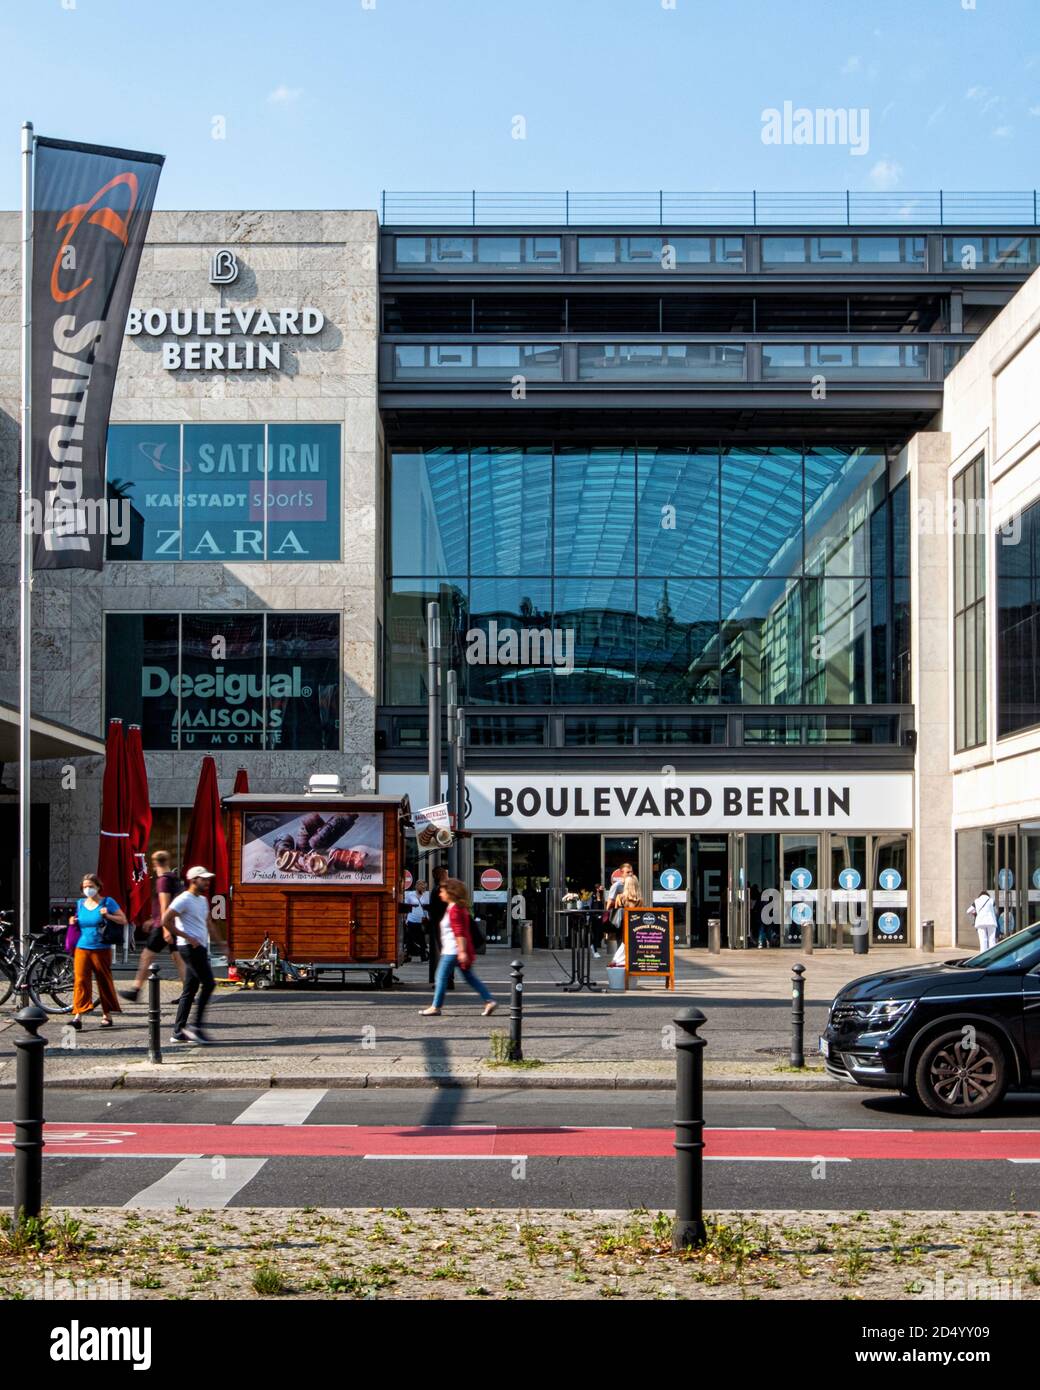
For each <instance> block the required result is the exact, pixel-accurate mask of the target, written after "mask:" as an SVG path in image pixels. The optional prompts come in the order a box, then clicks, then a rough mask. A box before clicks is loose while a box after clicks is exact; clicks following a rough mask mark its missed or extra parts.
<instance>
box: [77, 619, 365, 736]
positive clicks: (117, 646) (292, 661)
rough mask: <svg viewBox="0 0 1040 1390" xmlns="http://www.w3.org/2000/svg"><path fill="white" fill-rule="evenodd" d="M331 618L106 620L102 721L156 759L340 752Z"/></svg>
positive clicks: (335, 625)
mask: <svg viewBox="0 0 1040 1390" xmlns="http://www.w3.org/2000/svg"><path fill="white" fill-rule="evenodd" d="M339 638H340V628H339V615H338V614H335V613H238V612H236V613H109V614H107V615H106V620H105V719H106V722H107V721H108V720H109V719H122V720H123V721H124V723H131V724H140V726H141V739H142V742H143V744H144V747H145V748H146V749H150V750H153V751H160V750H165V751H168V750H170V749H177V750H181V751H191V750H194V749H210V748H232V749H236V750H241V751H249V750H252V751H254V752H255V751H258V750H261V749H286V750H291V751H294V752H295V751H304V750H311V749H338V748H339V742H340V740H339V692H340V659H339V653H340V640H339Z"/></svg>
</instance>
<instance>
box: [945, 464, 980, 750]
mask: <svg viewBox="0 0 1040 1390" xmlns="http://www.w3.org/2000/svg"><path fill="white" fill-rule="evenodd" d="M953 506H954V519H955V520H958V519H959V524H957V525H956V526H955V528H954V532H953V652H954V658H953V704H954V748H955V749H956V751H957V752H958V753H962V752H963V751H964V750H965V749H966V748H977V747H978V746H979V744H980V743H985V741H986V670H987V665H988V663H987V661H986V527H985V506H986V474H985V464H984V460H983V456H982V455H981V454H980V455H979V457H978V458H977V459H975V460H974V461H973V462H972V463H969V464H968V466H967V468H965V469H963V471H962V472H960V473H958V474H957V476H956V478H954V480H953Z"/></svg>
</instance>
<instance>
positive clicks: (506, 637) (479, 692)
mask: <svg viewBox="0 0 1040 1390" xmlns="http://www.w3.org/2000/svg"><path fill="white" fill-rule="evenodd" d="M573 642H574V636H573V634H572V633H568V632H567V631H565V630H564V628H563V627H562V626H560V625H554V623H553V612H552V581H551V580H549V579H547V578H543V579H539V578H528V577H521V578H517V579H504V578H503V579H473V580H471V582H470V587H469V615H468V620H467V625H466V632H465V637H464V642H463V650H464V656H465V663H466V670H465V681H466V699H467V701H468V702H469V703H470V704H481V705H548V704H551V703H552V695H553V685H552V682H553V673H554V671H556V670H559V671H560V673H561V674H562V675H564V676H566V675H567V674H569V671H568V669H567V668H568V667H573V664H574V646H573Z"/></svg>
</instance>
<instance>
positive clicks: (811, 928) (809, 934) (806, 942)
mask: <svg viewBox="0 0 1040 1390" xmlns="http://www.w3.org/2000/svg"><path fill="white" fill-rule="evenodd" d="M815 937H816V922H815V920H814V919H813V918H812V917H810V919H809V920H808V922H803V923H802V953H803V955H807V956H811V955H812V953H813V946H814V945H815V944H816V943H815Z"/></svg>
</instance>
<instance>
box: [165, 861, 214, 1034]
mask: <svg viewBox="0 0 1040 1390" xmlns="http://www.w3.org/2000/svg"><path fill="white" fill-rule="evenodd" d="M213 877H214V875H213V874H211V873H210V871H209V870H208V869H204V868H203V867H202V865H201V864H199V865H196V867H195V868H193V869H189V870H188V872H187V874H186V875H185V878H186V879H187V883H188V886H187V888H186V889H185V890H184V892H183V893H178V894H177V896H176V897H175V898H174V900H173V902H171V903H170V905H169V907H168V908H167V909H166V911H165V912H164V913H163V915H162V917H161V918H160V919H159V920H160V924H161V926H162V927H163V928H164V929H167V928H169V927H170V926H171V924H173V923H176V933H175V935H176V942H177V950H178V952H179V953H180V955H181V958H182V959H183V961H184V988H183V990H182V991H181V997H180V998H179V999H178V1000H177V1017H176V1018H175V1019H174V1023H173V1035H172V1036H171V1038H170V1041H171V1042H175V1043H182V1042H196V1043H208V1042H209V1038H208V1037H207V1036H206V1034H205V1033H204V1032H203V1031H202V1019H203V1015H204V1014H205V1012H206V1005H207V1004H208V1003H209V997H210V995H211V994H212V993H213V990H214V989H215V987H216V982H215V981H214V979H213V968H212V966H211V965H210V963H209V902H208V901H207V899H206V897H205V894H204V893H203V891H202V889H203V885H204V884H206V883H207V882H208V881H209V880H210V879H211V878H213ZM196 995H198V1000H199V1002H198V1004H197V1005H196V1008H195V1025H194V1027H189V1026H188V1015H189V1014H190V1013H191V1006H192V1004H193V1003H194V1001H195V996H196Z"/></svg>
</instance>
